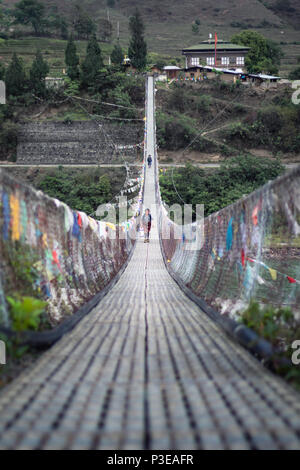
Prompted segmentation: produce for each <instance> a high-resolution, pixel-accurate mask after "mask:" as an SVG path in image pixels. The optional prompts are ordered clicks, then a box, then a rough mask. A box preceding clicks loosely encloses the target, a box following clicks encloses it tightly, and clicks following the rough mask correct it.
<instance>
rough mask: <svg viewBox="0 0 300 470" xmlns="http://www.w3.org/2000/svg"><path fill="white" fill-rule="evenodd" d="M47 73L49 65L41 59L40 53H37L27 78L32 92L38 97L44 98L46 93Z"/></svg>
mask: <svg viewBox="0 0 300 470" xmlns="http://www.w3.org/2000/svg"><path fill="white" fill-rule="evenodd" d="M48 73H49V65H48V63H47V62H46V61H45V60H44V59H43V56H42V53H41V51H39V50H38V51H37V52H36V55H35V59H34V61H33V63H32V66H31V69H30V72H29V76H30V86H31V88H32V91H33V92H34V93H35V94H37V95H39V96H44V95H45V92H46V84H45V78H46V76H47V74H48Z"/></svg>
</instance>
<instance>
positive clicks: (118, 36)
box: [117, 21, 120, 41]
mask: <svg viewBox="0 0 300 470" xmlns="http://www.w3.org/2000/svg"><path fill="white" fill-rule="evenodd" d="M117 39H118V41H119V39H120V21H118V22H117Z"/></svg>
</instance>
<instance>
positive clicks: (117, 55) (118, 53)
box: [111, 42, 124, 65]
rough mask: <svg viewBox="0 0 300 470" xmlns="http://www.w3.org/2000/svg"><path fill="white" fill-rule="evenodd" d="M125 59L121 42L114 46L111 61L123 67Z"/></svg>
mask: <svg viewBox="0 0 300 470" xmlns="http://www.w3.org/2000/svg"><path fill="white" fill-rule="evenodd" d="M123 59H124V54H123V50H122V47H121V46H120V44H119V42H118V43H117V44H116V45H115V46H114V48H113V50H112V53H111V61H112V63H113V64H115V65H121V64H122V62H123Z"/></svg>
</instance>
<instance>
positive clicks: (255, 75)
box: [249, 73, 280, 80]
mask: <svg viewBox="0 0 300 470" xmlns="http://www.w3.org/2000/svg"><path fill="white" fill-rule="evenodd" d="M249 77H253V78H261V79H262V80H279V79H280V77H276V76H274V75H266V74H264V73H259V74H254V73H249Z"/></svg>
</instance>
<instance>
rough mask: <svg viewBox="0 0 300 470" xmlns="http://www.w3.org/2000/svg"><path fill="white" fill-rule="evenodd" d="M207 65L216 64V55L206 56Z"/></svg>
mask: <svg viewBox="0 0 300 470" xmlns="http://www.w3.org/2000/svg"><path fill="white" fill-rule="evenodd" d="M206 63H207V65H215V58H214V57H206Z"/></svg>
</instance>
